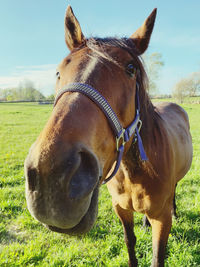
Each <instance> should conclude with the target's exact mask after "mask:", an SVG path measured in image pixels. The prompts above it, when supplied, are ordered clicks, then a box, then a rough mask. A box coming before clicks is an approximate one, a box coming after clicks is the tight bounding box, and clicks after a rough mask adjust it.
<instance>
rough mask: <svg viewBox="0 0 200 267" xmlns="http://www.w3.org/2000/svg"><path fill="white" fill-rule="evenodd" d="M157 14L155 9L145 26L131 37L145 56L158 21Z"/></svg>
mask: <svg viewBox="0 0 200 267" xmlns="http://www.w3.org/2000/svg"><path fill="white" fill-rule="evenodd" d="M156 13H157V9H156V8H155V9H154V10H153V11H152V13H151V14H150V15H149V17H148V18H147V19H146V20H145V22H144V23H143V25H142V26H141V27H140V28H139V29H138V30H137V31H136V32H135V33H134V34H132V35H131V37H130V39H133V41H134V43H135V45H136V47H137V50H138V52H139V53H140V54H143V53H144V52H145V50H146V49H147V47H148V45H149V40H150V37H151V33H152V31H153V27H154V22H155V19H156Z"/></svg>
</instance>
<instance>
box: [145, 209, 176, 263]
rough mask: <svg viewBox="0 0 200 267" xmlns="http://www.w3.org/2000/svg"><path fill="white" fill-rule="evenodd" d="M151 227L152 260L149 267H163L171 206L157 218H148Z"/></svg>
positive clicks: (170, 219)
mask: <svg viewBox="0 0 200 267" xmlns="http://www.w3.org/2000/svg"><path fill="white" fill-rule="evenodd" d="M149 221H150V223H151V225H152V243H153V260H152V265H151V267H164V258H165V248H166V245H167V240H168V236H169V232H170V229H171V225H172V215H171V206H170V205H169V207H167V208H165V210H164V212H163V213H162V215H161V216H160V217H158V218H150V217H149Z"/></svg>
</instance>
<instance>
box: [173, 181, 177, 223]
mask: <svg viewBox="0 0 200 267" xmlns="http://www.w3.org/2000/svg"><path fill="white" fill-rule="evenodd" d="M176 186H177V184H176ZM176 186H175V189H174V198H173V208H172V215H173V216H174V217H175V218H177V213H176Z"/></svg>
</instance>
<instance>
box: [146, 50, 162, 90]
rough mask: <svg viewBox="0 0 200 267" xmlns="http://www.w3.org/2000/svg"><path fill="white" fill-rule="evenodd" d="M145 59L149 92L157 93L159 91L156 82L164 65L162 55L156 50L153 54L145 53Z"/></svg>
mask: <svg viewBox="0 0 200 267" xmlns="http://www.w3.org/2000/svg"><path fill="white" fill-rule="evenodd" d="M143 59H144V62H145V64H146V69H147V75H148V78H149V94H150V95H155V94H157V93H158V91H159V90H158V88H157V84H156V83H157V81H158V79H159V75H160V70H161V68H162V67H163V66H164V62H163V60H162V55H161V54H160V53H157V52H154V53H152V54H145V55H144V56H143Z"/></svg>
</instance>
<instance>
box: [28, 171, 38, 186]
mask: <svg viewBox="0 0 200 267" xmlns="http://www.w3.org/2000/svg"><path fill="white" fill-rule="evenodd" d="M27 174H28V175H27V180H28V187H29V190H30V191H35V187H36V183H37V171H36V169H35V168H34V169H29V170H28V173H27Z"/></svg>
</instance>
